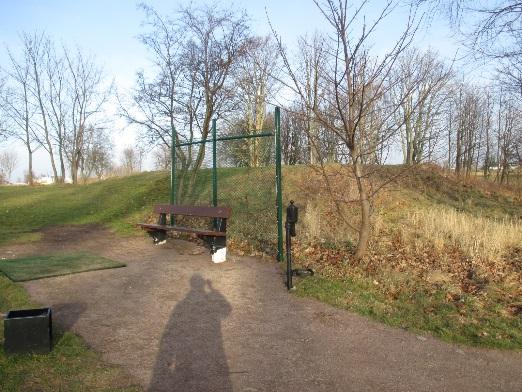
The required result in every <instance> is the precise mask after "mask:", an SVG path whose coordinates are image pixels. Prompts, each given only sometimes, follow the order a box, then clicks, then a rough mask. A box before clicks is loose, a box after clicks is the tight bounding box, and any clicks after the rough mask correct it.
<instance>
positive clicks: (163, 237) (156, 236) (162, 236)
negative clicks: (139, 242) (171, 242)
mask: <svg viewBox="0 0 522 392" xmlns="http://www.w3.org/2000/svg"><path fill="white" fill-rule="evenodd" d="M148 233H149V235H150V236H151V237H152V242H153V243H154V245H162V244H164V243H165V242H167V232H166V231H165V230H152V231H149V232H148Z"/></svg>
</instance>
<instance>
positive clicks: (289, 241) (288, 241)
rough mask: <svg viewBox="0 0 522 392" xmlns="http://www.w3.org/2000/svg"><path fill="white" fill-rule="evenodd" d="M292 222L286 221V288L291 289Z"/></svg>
mask: <svg viewBox="0 0 522 392" xmlns="http://www.w3.org/2000/svg"><path fill="white" fill-rule="evenodd" d="M290 226H291V223H288V221H286V222H285V228H286V288H287V289H288V290H291V289H292V287H294V286H293V285H292V235H291V229H290Z"/></svg>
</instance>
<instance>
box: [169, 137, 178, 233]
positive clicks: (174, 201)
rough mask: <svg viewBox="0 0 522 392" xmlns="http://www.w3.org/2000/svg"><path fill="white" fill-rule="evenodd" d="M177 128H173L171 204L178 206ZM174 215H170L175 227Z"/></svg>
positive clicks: (171, 144) (171, 145)
mask: <svg viewBox="0 0 522 392" xmlns="http://www.w3.org/2000/svg"><path fill="white" fill-rule="evenodd" d="M176 139H177V137H176V127H172V141H171V142H170V204H176ZM174 223H175V222H174V215H172V214H171V215H170V224H171V225H172V226H174Z"/></svg>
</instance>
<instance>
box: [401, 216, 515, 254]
mask: <svg viewBox="0 0 522 392" xmlns="http://www.w3.org/2000/svg"><path fill="white" fill-rule="evenodd" d="M408 220H409V222H410V223H412V226H413V227H412V228H413V229H414V230H416V231H417V234H419V235H420V236H422V237H423V238H424V239H427V240H429V241H430V242H431V243H432V244H433V245H434V246H435V247H436V248H437V249H438V250H442V249H443V248H444V247H448V246H454V247H457V248H459V249H461V250H462V251H463V252H464V253H465V254H466V255H468V256H469V257H471V258H472V259H473V260H483V261H485V260H489V261H499V260H501V259H502V257H503V256H505V255H506V253H507V252H509V251H510V250H511V249H513V248H515V247H519V246H522V224H521V223H520V222H517V221H515V220H514V219H512V218H504V219H492V218H486V217H482V216H473V215H470V214H468V213H464V212H458V211H456V210H454V209H452V208H447V207H442V206H438V207H437V208H432V209H417V210H414V211H413V212H412V213H410V214H409V216H408Z"/></svg>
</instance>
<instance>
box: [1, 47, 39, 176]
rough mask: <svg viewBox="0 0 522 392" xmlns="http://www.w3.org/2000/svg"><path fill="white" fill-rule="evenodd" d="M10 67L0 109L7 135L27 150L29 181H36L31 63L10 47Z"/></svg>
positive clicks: (7, 70) (7, 71) (36, 147)
mask: <svg viewBox="0 0 522 392" xmlns="http://www.w3.org/2000/svg"><path fill="white" fill-rule="evenodd" d="M7 52H8V56H9V60H10V66H9V68H8V69H6V75H7V77H8V80H7V82H6V87H5V91H4V93H3V94H2V96H0V109H1V110H2V113H3V118H4V135H6V136H7V137H10V138H14V139H16V140H18V141H20V142H21V143H22V144H23V145H24V146H25V149H26V151H27V158H28V159H27V161H28V169H27V182H28V184H29V185H33V183H34V174H33V153H34V152H35V151H36V150H37V149H38V146H37V145H36V144H37V143H36V137H35V130H34V127H33V117H34V115H35V110H34V108H33V106H32V104H31V102H30V96H31V93H30V72H31V63H30V59H29V58H28V57H27V56H24V58H23V59H22V60H21V61H18V60H17V59H15V57H14V56H13V54H12V53H11V52H10V51H9V50H8V51H7Z"/></svg>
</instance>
